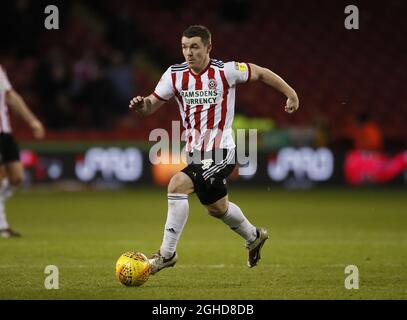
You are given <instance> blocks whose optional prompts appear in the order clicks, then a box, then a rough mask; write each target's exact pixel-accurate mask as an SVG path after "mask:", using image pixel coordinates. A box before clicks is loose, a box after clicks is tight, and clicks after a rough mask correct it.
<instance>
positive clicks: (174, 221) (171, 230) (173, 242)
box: [160, 193, 189, 258]
mask: <svg viewBox="0 0 407 320" xmlns="http://www.w3.org/2000/svg"><path fill="white" fill-rule="evenodd" d="M188 212H189V205H188V195H187V194H182V193H169V194H168V212H167V221H166V223H165V228H164V237H163V242H162V244H161V248H160V253H161V255H162V256H163V257H164V258H171V257H172V255H173V254H174V252H175V251H176V249H177V243H178V240H179V237H180V236H181V233H182V230H183V229H184V226H185V223H186V222H187V219H188Z"/></svg>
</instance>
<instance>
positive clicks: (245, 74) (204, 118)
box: [153, 59, 251, 152]
mask: <svg viewBox="0 0 407 320" xmlns="http://www.w3.org/2000/svg"><path fill="white" fill-rule="evenodd" d="M250 73H251V71H250V65H249V64H248V63H238V62H234V61H232V62H226V63H223V62H222V61H219V60H215V59H211V61H210V63H209V65H208V66H207V67H206V68H205V69H204V70H203V71H202V72H201V73H200V74H198V75H196V74H194V73H193V72H192V71H191V70H190V69H189V67H188V65H187V63H186V62H184V63H181V64H176V65H172V66H171V67H169V68H168V69H167V71H166V72H165V73H164V74H163V76H162V77H161V80H160V82H159V83H158V84H157V86H156V88H155V90H154V93H153V94H154V96H156V97H157V98H158V99H160V100H163V101H167V100H169V99H171V98H172V97H175V100H176V101H177V103H178V105H179V111H180V113H181V117H182V122H183V126H184V128H185V140H186V142H187V144H186V151H187V152H192V151H193V150H201V151H210V150H212V149H218V148H222V149H232V148H234V147H235V142H234V141H233V136H232V122H233V118H234V113H235V88H236V84H238V83H242V82H247V81H249V80H250Z"/></svg>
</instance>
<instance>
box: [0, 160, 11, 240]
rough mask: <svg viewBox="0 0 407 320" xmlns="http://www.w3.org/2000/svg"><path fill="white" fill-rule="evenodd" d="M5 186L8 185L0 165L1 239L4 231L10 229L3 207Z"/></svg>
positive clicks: (4, 170) (3, 169) (4, 171)
mask: <svg viewBox="0 0 407 320" xmlns="http://www.w3.org/2000/svg"><path fill="white" fill-rule="evenodd" d="M6 184H8V181H7V177H6V169H5V167H4V165H0V235H1V236H2V237H5V231H6V230H7V229H9V227H10V226H9V224H8V222H7V217H6V211H5V207H4V202H5V201H6V195H5V190H6ZM3 234H4V235H3Z"/></svg>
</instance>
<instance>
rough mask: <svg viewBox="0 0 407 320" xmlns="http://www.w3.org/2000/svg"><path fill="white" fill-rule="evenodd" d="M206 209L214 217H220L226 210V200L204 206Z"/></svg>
mask: <svg viewBox="0 0 407 320" xmlns="http://www.w3.org/2000/svg"><path fill="white" fill-rule="evenodd" d="M206 208H207V210H208V214H209V215H211V216H212V217H215V218H221V217H223V215H224V214H225V213H226V211H227V210H228V204H227V202H222V203H216V204H214V205H210V206H207V207H206Z"/></svg>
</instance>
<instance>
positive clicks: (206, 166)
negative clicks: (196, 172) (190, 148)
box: [201, 159, 213, 170]
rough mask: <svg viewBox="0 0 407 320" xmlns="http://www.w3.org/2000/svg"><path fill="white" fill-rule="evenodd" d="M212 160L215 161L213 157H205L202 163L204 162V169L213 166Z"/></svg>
mask: <svg viewBox="0 0 407 320" xmlns="http://www.w3.org/2000/svg"><path fill="white" fill-rule="evenodd" d="M212 162H213V160H212V159H204V160H202V161H201V163H202V170H206V169H208V168H209V167H210V166H211V164H212Z"/></svg>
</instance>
